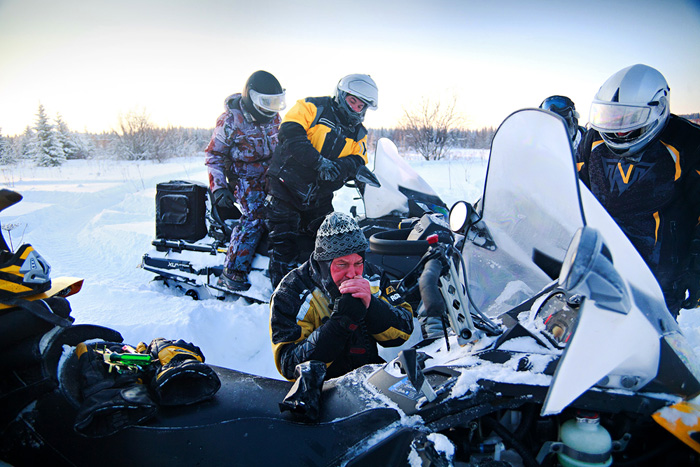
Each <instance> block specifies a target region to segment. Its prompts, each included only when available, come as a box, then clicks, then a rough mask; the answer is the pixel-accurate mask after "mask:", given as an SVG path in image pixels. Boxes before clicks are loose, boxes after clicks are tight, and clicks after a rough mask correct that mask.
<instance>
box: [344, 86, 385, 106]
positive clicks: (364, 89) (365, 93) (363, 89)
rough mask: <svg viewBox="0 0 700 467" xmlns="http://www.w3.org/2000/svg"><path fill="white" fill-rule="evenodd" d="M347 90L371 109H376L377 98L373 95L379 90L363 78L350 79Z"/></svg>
mask: <svg viewBox="0 0 700 467" xmlns="http://www.w3.org/2000/svg"><path fill="white" fill-rule="evenodd" d="M346 92H347V93H348V94H351V95H353V96H355V97H357V98H358V99H360V100H361V101H363V102H364V103H365V104H367V106H368V107H369V108H370V109H372V110H376V108H377V100H376V99H375V98H374V97H373V96H374V95H375V94H376V93H377V90H376V89H375V88H374V87H373V86H371V85H370V84H369V83H366V82H364V81H361V80H354V81H350V82H349V83H348V89H347V91H346Z"/></svg>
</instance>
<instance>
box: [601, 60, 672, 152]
mask: <svg viewBox="0 0 700 467" xmlns="http://www.w3.org/2000/svg"><path fill="white" fill-rule="evenodd" d="M670 92H671V91H670V88H669V87H668V83H666V79H665V78H664V76H663V75H662V74H661V73H659V72H658V71H657V70H655V69H654V68H652V67H650V66H647V65H632V66H630V67H627V68H624V69H622V70H620V71H618V72H617V73H615V74H614V75H612V76H611V77H610V78H608V80H607V81H605V83H603V85H602V86H601V87H600V89H599V90H598V93H597V94H596V95H595V98H594V99H593V103H592V104H591V114H590V123H591V126H592V127H593V128H594V129H596V130H597V131H598V132H599V133H600V135H601V137H602V138H603V141H604V142H605V144H606V145H607V146H608V147H609V148H610V149H611V150H612V151H613V152H615V153H616V154H618V155H620V156H622V157H630V156H633V155H635V154H637V153H639V152H640V151H641V150H642V149H644V148H645V147H646V146H647V145H648V144H649V143H650V142H652V140H653V139H654V138H655V137H656V136H657V135H658V134H659V133H660V132H661V131H662V130H663V129H664V127H665V126H666V122H667V121H668V117H669V114H670V105H669V100H670Z"/></svg>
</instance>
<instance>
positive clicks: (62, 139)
mask: <svg viewBox="0 0 700 467" xmlns="http://www.w3.org/2000/svg"><path fill="white" fill-rule="evenodd" d="M56 136H57V137H58V142H59V144H60V145H61V147H62V148H63V153H64V154H65V155H66V159H77V154H78V152H79V151H80V148H79V147H78V144H77V143H76V142H75V137H74V136H73V132H71V131H70V130H69V129H68V125H67V124H66V122H65V121H63V117H61V114H60V113H59V114H56Z"/></svg>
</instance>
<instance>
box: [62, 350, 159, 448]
mask: <svg viewBox="0 0 700 467" xmlns="http://www.w3.org/2000/svg"><path fill="white" fill-rule="evenodd" d="M122 346H123V344H120V343H115V342H101V343H99V342H98V343H93V344H89V345H86V344H85V343H80V344H78V346H77V347H76V349H75V353H76V355H77V356H78V370H79V376H80V378H79V385H80V395H81V397H82V401H81V404H80V407H79V409H78V413H77V414H76V417H75V424H74V429H75V431H77V432H78V433H80V434H81V435H83V436H87V437H90V438H98V437H103V436H110V435H113V434H114V433H116V432H118V431H120V430H122V429H124V428H128V427H130V426H133V425H137V424H139V423H141V422H142V421H145V420H147V419H149V418H151V417H153V416H155V415H156V412H157V411H158V406H157V405H156V403H155V402H154V401H153V400H152V399H151V397H150V396H149V394H148V389H147V388H146V387H145V386H144V385H143V384H141V382H140V380H141V377H142V376H143V375H142V374H141V372H132V371H118V370H109V369H108V368H107V365H105V363H104V357H103V355H102V354H100V353H98V352H96V351H95V349H101V350H103V351H104V350H110V351H114V352H121V351H122Z"/></svg>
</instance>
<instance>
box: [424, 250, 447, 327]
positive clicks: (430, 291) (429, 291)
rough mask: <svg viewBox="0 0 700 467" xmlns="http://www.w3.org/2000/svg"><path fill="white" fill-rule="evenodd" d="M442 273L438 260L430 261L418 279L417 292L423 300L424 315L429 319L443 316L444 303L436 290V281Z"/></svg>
mask: <svg viewBox="0 0 700 467" xmlns="http://www.w3.org/2000/svg"><path fill="white" fill-rule="evenodd" d="M441 272H442V263H441V262H440V260H439V259H430V260H428V261H427V262H426V263H425V268H424V269H423V272H422V273H421V275H420V278H419V279H418V290H420V296H421V299H422V300H423V306H424V307H425V314H426V315H427V316H430V317H441V316H444V314H445V301H444V300H443V298H442V294H441V293H440V290H439V289H438V281H439V279H440V273H441Z"/></svg>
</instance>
